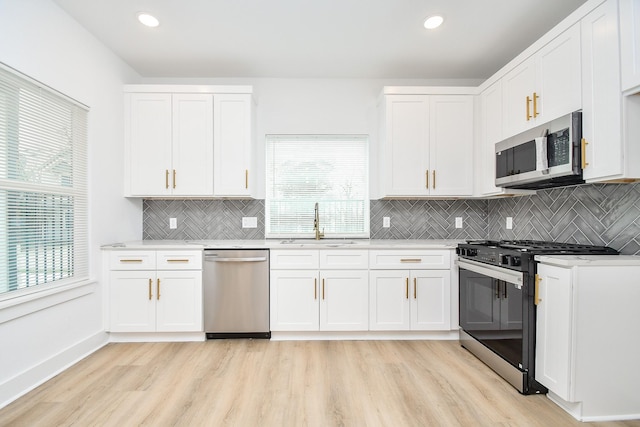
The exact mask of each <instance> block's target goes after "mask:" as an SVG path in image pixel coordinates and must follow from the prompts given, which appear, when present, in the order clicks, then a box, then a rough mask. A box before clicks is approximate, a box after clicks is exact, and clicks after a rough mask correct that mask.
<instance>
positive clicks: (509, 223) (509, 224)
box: [506, 216, 513, 230]
mask: <svg viewBox="0 0 640 427" xmlns="http://www.w3.org/2000/svg"><path fill="white" fill-rule="evenodd" d="M506 227H507V230H511V229H513V217H510V216H508V217H507V223H506Z"/></svg>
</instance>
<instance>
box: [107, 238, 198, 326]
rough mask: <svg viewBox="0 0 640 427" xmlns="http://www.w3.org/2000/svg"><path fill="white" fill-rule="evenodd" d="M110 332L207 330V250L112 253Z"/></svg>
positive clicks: (109, 257) (110, 257) (110, 255)
mask: <svg viewBox="0 0 640 427" xmlns="http://www.w3.org/2000/svg"><path fill="white" fill-rule="evenodd" d="M108 263H109V273H108V283H109V285H108V295H109V297H108V299H109V310H108V312H109V321H108V330H109V331H110V332H201V331H202V327H203V326H202V251H200V250H197V251H173V250H158V251H154V250H136V251H120V250H118V251H110V252H109V254H108Z"/></svg>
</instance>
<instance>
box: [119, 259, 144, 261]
mask: <svg viewBox="0 0 640 427" xmlns="http://www.w3.org/2000/svg"><path fill="white" fill-rule="evenodd" d="M120 262H142V260H141V259H121V260H120Z"/></svg>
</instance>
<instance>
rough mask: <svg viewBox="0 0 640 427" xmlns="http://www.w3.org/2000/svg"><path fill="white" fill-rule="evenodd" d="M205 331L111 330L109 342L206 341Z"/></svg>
mask: <svg viewBox="0 0 640 427" xmlns="http://www.w3.org/2000/svg"><path fill="white" fill-rule="evenodd" d="M206 338H207V337H206V335H205V334H204V332H111V333H110V334H109V342H192V341H206Z"/></svg>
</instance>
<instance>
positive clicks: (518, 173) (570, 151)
mask: <svg viewBox="0 0 640 427" xmlns="http://www.w3.org/2000/svg"><path fill="white" fill-rule="evenodd" d="M581 147H582V112H581V111H575V112H573V113H570V114H567V115H566V116H562V117H560V118H558V119H556V120H553V121H551V122H549V123H545V124H543V125H540V126H537V127H535V128H532V129H529V130H527V131H525V132H523V133H521V134H518V135H516V136H513V137H511V138H508V139H506V140H504V141H501V142H499V143H497V144H496V186H497V187H504V188H514V189H527V190H540V189H545V188H553V187H564V186H569V185H576V184H582V183H584V180H583V178H582V155H583V154H582V150H581Z"/></svg>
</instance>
